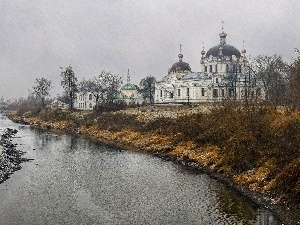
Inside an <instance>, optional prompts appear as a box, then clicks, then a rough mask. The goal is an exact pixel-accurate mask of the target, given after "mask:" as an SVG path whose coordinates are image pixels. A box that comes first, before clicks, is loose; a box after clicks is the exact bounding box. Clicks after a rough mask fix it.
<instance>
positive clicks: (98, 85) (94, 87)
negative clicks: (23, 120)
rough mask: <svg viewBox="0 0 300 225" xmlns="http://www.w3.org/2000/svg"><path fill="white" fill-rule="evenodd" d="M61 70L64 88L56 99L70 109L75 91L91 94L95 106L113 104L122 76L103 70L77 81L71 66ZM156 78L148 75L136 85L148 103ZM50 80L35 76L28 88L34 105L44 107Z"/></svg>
mask: <svg viewBox="0 0 300 225" xmlns="http://www.w3.org/2000/svg"><path fill="white" fill-rule="evenodd" d="M60 70H61V74H60V76H61V86H62V87H63V89H64V93H63V95H61V96H59V97H58V99H59V100H61V101H62V102H65V103H67V104H68V105H69V108H70V109H73V108H74V101H75V98H76V97H77V96H76V93H79V92H80V93H82V94H86V93H90V94H92V95H93V97H94V99H95V101H96V106H98V105H99V104H100V103H102V104H103V103H104V104H113V103H114V101H115V100H116V99H117V98H118V96H117V95H118V91H119V89H120V87H121V85H122V77H120V76H119V75H118V74H114V73H112V72H110V71H109V72H108V71H105V70H103V71H102V72H101V73H100V74H98V75H96V76H94V77H92V78H90V79H85V78H83V80H82V81H81V82H78V79H77V77H76V75H75V73H74V71H73V68H72V67H71V66H68V67H66V68H62V67H61V68H60ZM155 82H156V78H155V77H153V76H151V75H149V76H147V77H145V78H143V79H141V81H140V86H136V88H137V91H138V92H139V93H141V94H142V95H143V96H144V99H149V100H150V103H153V102H154V84H155ZM51 84H52V82H51V80H49V79H47V78H44V77H42V78H36V80H35V86H33V88H32V89H31V90H30V95H29V100H30V101H31V102H33V104H35V105H41V107H42V108H44V107H46V99H47V97H49V96H50V90H51V88H52V85H51Z"/></svg>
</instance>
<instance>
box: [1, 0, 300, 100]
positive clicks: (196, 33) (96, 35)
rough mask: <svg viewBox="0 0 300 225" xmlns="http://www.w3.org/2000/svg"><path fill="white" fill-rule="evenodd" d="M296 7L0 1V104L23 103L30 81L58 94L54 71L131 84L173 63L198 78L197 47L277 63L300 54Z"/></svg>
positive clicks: (233, 1)
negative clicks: (103, 75) (229, 49)
mask: <svg viewBox="0 0 300 225" xmlns="http://www.w3.org/2000/svg"><path fill="white" fill-rule="evenodd" d="M299 15H300V1H299V0H282V1H279V0H278V1H276V0H272V1H270V0H265V1H259V0H255V1H254V0H247V1H246V0H245V1H242V0H217V1H216V0H214V1H207V0H191V1H187V0H164V1H161V0H0V97H1V96H3V97H4V98H5V99H8V98H19V97H25V98H26V97H27V96H28V93H29V92H28V89H31V88H32V87H33V86H34V80H35V79H36V78H40V77H46V78H48V79H50V80H52V84H53V86H54V88H53V89H52V96H55V95H56V94H57V93H62V92H63V89H62V88H61V86H60V80H61V77H60V66H61V67H64V68H65V67H67V66H69V65H71V66H72V67H73V70H74V72H75V75H76V76H77V77H78V80H79V81H81V80H82V78H83V77H85V78H91V77H93V76H95V75H97V74H99V73H100V72H101V71H102V70H106V71H112V72H113V73H116V74H119V75H120V76H122V77H123V78H124V79H123V80H124V82H126V75H127V70H128V69H130V74H131V81H132V83H135V84H138V83H139V81H140V80H141V79H142V78H144V77H146V76H148V75H152V76H154V77H156V78H157V79H160V78H162V77H163V76H164V75H166V74H167V72H168V69H169V68H170V67H171V66H172V64H173V63H175V62H176V61H178V57H177V56H178V53H179V45H180V44H182V46H183V47H182V53H183V55H184V57H183V61H185V62H187V63H189V64H190V66H191V68H192V71H200V64H199V61H200V57H201V54H200V52H201V50H202V47H203V44H202V43H203V42H204V48H205V50H206V51H207V50H208V49H209V48H211V47H213V46H215V45H217V44H219V36H218V35H219V33H220V32H221V21H222V20H224V30H225V32H226V33H227V34H228V36H227V44H230V45H233V46H235V47H236V48H238V49H239V50H241V49H242V47H243V40H244V41H245V48H246V50H247V54H248V56H249V55H251V57H255V56H257V55H259V54H263V55H273V54H278V55H282V57H283V59H284V60H285V61H287V62H290V61H291V59H292V57H295V55H294V48H295V47H299V46H300V19H299Z"/></svg>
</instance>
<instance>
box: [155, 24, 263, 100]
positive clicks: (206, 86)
mask: <svg viewBox="0 0 300 225" xmlns="http://www.w3.org/2000/svg"><path fill="white" fill-rule="evenodd" d="M219 36H220V44H218V45H216V46H214V47H212V48H210V49H209V50H208V51H207V52H205V51H204V49H203V50H202V51H201V55H202V57H201V60H200V65H201V71H202V72H192V70H191V68H190V66H189V64H188V63H186V62H183V61H182V58H183V54H182V53H181V49H180V54H179V55H178V57H179V61H178V62H176V63H174V64H173V65H172V67H171V68H170V69H169V71H168V75H166V76H165V77H163V78H162V80H160V81H158V82H157V83H156V84H155V103H188V102H189V103H200V102H216V101H222V100H223V99H235V100H238V101H242V100H246V99H248V98H254V97H258V98H264V93H263V89H262V87H263V86H262V83H261V82H259V81H258V80H257V79H256V77H255V75H254V74H253V73H252V72H251V71H250V70H249V68H248V65H247V58H246V50H245V49H243V50H242V52H240V51H239V50H238V49H236V48H235V47H234V46H231V45H228V44H226V36H227V34H226V33H225V32H224V31H223V28H222V32H221V33H220V34H219ZM249 71H250V72H249Z"/></svg>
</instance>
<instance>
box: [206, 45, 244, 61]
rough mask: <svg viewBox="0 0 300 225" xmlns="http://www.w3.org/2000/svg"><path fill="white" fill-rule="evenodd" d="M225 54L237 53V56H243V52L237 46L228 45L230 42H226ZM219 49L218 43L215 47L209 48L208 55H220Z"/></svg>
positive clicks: (223, 51)
mask: <svg viewBox="0 0 300 225" xmlns="http://www.w3.org/2000/svg"><path fill="white" fill-rule="evenodd" d="M222 47H223V50H222V53H223V56H230V57H231V56H233V55H235V56H236V57H237V58H240V57H241V53H240V51H239V50H237V49H236V48H235V47H233V46H232V45H228V44H224V45H223V46H222ZM219 49H220V45H216V46H214V47H212V48H211V49H209V50H208V51H207V53H206V57H207V58H208V57H209V56H213V57H219Z"/></svg>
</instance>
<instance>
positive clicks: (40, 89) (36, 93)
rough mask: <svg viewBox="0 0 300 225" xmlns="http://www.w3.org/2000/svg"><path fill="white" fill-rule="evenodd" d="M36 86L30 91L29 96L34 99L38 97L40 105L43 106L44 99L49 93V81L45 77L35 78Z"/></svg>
mask: <svg viewBox="0 0 300 225" xmlns="http://www.w3.org/2000/svg"><path fill="white" fill-rule="evenodd" d="M34 82H35V83H36V86H34V87H33V88H32V90H31V91H30V96H31V97H33V98H36V99H40V100H41V102H42V107H43V108H44V107H45V99H46V97H47V96H49V95H50V90H51V88H52V86H51V81H50V80H48V79H47V78H44V77H42V78H36V80H35V81H34Z"/></svg>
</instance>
